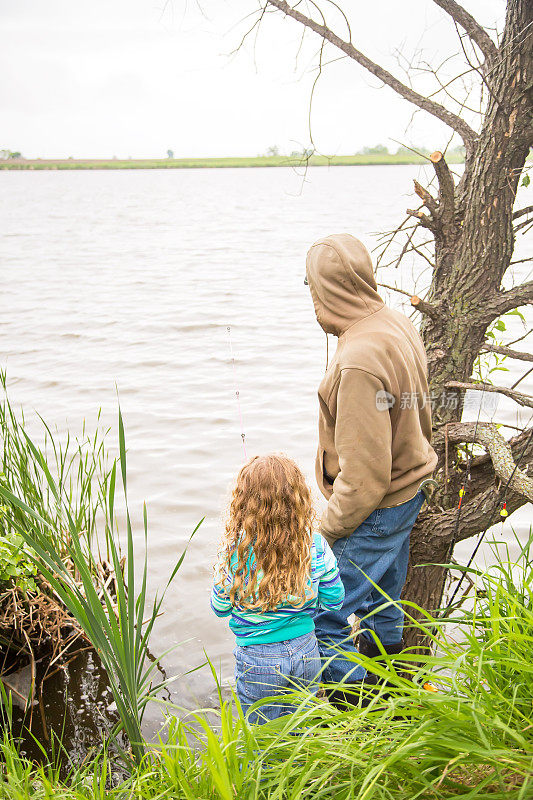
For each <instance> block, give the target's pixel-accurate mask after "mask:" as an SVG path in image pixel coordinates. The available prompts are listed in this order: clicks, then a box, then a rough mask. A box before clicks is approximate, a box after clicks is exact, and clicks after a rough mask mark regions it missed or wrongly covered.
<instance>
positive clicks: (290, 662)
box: [233, 631, 320, 723]
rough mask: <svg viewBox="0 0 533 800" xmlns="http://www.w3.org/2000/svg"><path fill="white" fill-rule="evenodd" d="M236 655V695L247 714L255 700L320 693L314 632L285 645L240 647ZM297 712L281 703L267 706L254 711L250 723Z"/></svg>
mask: <svg viewBox="0 0 533 800" xmlns="http://www.w3.org/2000/svg"><path fill="white" fill-rule="evenodd" d="M233 653H234V656H235V679H236V682H237V695H238V697H239V700H240V702H241V706H242V710H243V712H244V713H245V714H246V713H247V712H248V710H249V708H250V706H251V705H252V704H253V703H255V702H256V700H262V699H263V698H265V697H272V696H276V695H283V694H285V693H287V692H294V691H297V690H301V689H306V690H307V691H308V692H310V693H311V694H316V693H317V691H318V678H319V673H320V653H319V650H318V645H317V640H316V636H315V632H314V631H311V632H310V633H306V634H304V635H303V636H297V637H296V638H294V639H287V640H286V641H284V642H272V643H271V644H249V645H246V646H245V647H241V646H240V645H237V646H236V648H235V650H234V651H233ZM296 708H297V706H295V705H291V704H289V703H282V702H279V701H278V702H276V703H271V704H270V703H266V704H265V705H262V706H261V707H260V708H258V709H256V710H254V711H252V713H251V714H250V715H249V717H248V719H249V721H250V722H253V723H262V722H266V721H267V720H269V719H276V718H277V717H281V716H283V715H284V714H291V713H292V712H293V711H295V709H296Z"/></svg>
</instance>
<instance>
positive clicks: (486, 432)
mask: <svg viewBox="0 0 533 800" xmlns="http://www.w3.org/2000/svg"><path fill="white" fill-rule="evenodd" d="M527 433H528V436H529V431H528V432H527ZM440 438H444V437H443V434H441V436H440ZM447 438H448V442H449V443H450V444H462V443H463V442H476V443H477V444H480V445H482V446H483V447H484V448H485V450H486V451H487V453H488V455H489V456H490V459H491V461H492V465H493V467H494V472H495V473H496V475H497V476H498V477H499V478H500V479H501V480H502V481H503V482H504V483H507V481H508V480H509V479H510V478H511V475H512V476H513V477H512V478H511V481H510V483H509V488H510V489H512V490H513V491H515V492H517V493H518V494H521V495H523V496H524V497H527V499H528V500H530V501H531V502H533V478H530V477H529V475H527V474H526V472H523V471H522V470H521V469H515V466H516V465H515V461H514V458H513V453H512V450H511V443H510V442H508V441H507V440H506V439H505V438H504V437H503V436H502V435H501V433H499V431H498V428H497V427H496V425H494V424H492V423H488V422H478V423H477V424H476V423H475V422H454V423H450V424H449V425H448V426H447Z"/></svg>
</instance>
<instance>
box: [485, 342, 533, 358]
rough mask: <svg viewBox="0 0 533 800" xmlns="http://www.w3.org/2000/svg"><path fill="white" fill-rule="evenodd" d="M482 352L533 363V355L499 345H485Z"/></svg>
mask: <svg viewBox="0 0 533 800" xmlns="http://www.w3.org/2000/svg"><path fill="white" fill-rule="evenodd" d="M481 352H484V353H486V352H491V353H500V355H502V356H508V357H509V358H516V359H518V360H519V361H533V354H531V353H523V352H522V351H521V350H511V348H510V347H503V345H499V344H484V345H483V350H482V351H481Z"/></svg>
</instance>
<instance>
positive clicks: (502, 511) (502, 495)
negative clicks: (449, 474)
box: [442, 428, 533, 616]
mask: <svg viewBox="0 0 533 800" xmlns="http://www.w3.org/2000/svg"><path fill="white" fill-rule="evenodd" d="M532 437H533V428H531V430H530V432H529V436H528V437H527V439H526V441H525V442H524V446H523V448H522V452H521V453H520V456H519V458H518V459H517V461H516V463H515V465H514V469H513V471H512V472H511V474H510V475H509V478H508V479H507V481H506V483H505V486H504V487H503V489H502V488H501V487H500V491H499V492H498V496H497V498H496V502H495V504H494V509H493V510H492V511H491V513H490V515H489V519H490V522H489V524H488V525H487V527H486V528H485V530H484V531H483V532H482V533H481V534H480V536H479V538H478V540H477V542H476V546H475V547H474V551H473V553H472V555H471V556H470V558H469V560H468V564H467V565H466V567H465V569H464V572H463V574H462V575H461V577H460V579H459V581H458V583H457V586H456V587H455V589H454V591H453V594H452V596H451V598H450V600H449V602H448V605H447V606H446V608H445V609H444V612H443V614H442V616H446V614H447V612H448V611H449V610H450V608H451V606H452V604H453V601H454V600H455V598H456V597H457V593H458V591H459V589H460V588H461V585H462V583H463V579H464V577H465V575H466V573H467V571H468V570H469V569H470V566H471V565H472V562H473V560H474V558H475V557H476V553H477V551H478V550H479V547H480V545H481V542H482V541H483V539H484V538H485V535H486V533H487V531H488V530H489V529H490V528H491V527H492V525H493V524H494V522H493V520H492V519H491V517H492V515H493V514H494V512H495V511H496V509H497V507H498V506H499V505H500V503H502V501H503V505H502V508H501V509H500V517H501V520H502V522H505V519H506V517H507V516H508V511H507V490H508V488H509V486H510V484H511V481H512V480H513V478H514V476H515V473H516V471H517V469H518V468H519V466H520V463H521V461H522V459H523V458H524V456H525V454H526V450H527V448H528V446H529V443H530V441H531V438H532Z"/></svg>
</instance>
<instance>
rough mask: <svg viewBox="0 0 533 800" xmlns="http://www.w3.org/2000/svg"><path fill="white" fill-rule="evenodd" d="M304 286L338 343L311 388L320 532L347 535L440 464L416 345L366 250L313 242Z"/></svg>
mask: <svg viewBox="0 0 533 800" xmlns="http://www.w3.org/2000/svg"><path fill="white" fill-rule="evenodd" d="M306 268H307V280H308V283H309V287H310V289H311V294H312V297H313V303H314V306H315V312H316V316H317V320H318V322H319V323H320V325H321V327H322V328H323V329H324V330H325V331H326V333H333V334H334V335H335V336H337V337H338V343H337V350H336V352H335V355H334V357H333V359H332V361H331V363H330V364H329V366H328V368H327V371H326V374H325V375H324V378H323V380H322V383H321V384H320V387H319V390H318V399H319V404H320V412H319V446H318V456H317V462H316V477H317V481H318V485H319V488H320V490H321V492H322V494H323V495H324V496H325V497H326V498H327V499H328V506H327V509H326V511H325V513H324V516H323V518H322V526H321V530H322V534H323V535H324V536H325V537H326V539H327V540H328V541H329V542H330V544H331V543H332V542H333V541H334V540H335V539H340V538H341V537H343V536H348V535H350V534H351V533H353V531H354V530H355V529H356V528H357V527H358V526H359V525H360V523H361V522H363V520H364V519H366V517H368V515H369V514H371V513H372V511H374V510H375V509H376V508H389V507H391V506H396V505H399V504H400V503H404V502H406V501H407V500H410V499H411V498H412V497H414V496H415V494H416V493H417V491H418V488H419V486H420V484H421V483H422V481H423V480H424V479H425V478H428V477H429V476H430V475H431V473H432V472H433V470H434V469H435V466H436V463H437V456H436V454H435V451H434V450H433V448H432V447H431V444H430V439H431V405H430V402H429V398H428V385H427V378H426V374H427V361H426V353H425V350H424V345H423V344H422V340H421V338H420V336H419V334H418V332H417V330H416V328H415V327H414V325H412V323H411V322H410V321H409V320H408V319H407V317H405V316H404V315H403V314H400V313H399V312H397V311H394V310H392V309H390V308H388V307H387V306H386V305H385V304H384V302H383V300H382V299H381V297H380V296H379V294H378V293H377V286H376V280H375V278H374V272H373V269H372V262H371V260H370V255H369V253H368V251H367V249H366V248H365V247H364V245H363V244H361V242H360V241H359V240H358V239H355V238H354V237H353V236H351V235H350V234H347V233H342V234H338V235H333V236H328V237H326V238H325V239H321V240H320V241H319V242H316V244H314V245H313V246H312V247H311V249H310V250H309V253H308V255H307V265H306Z"/></svg>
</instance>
